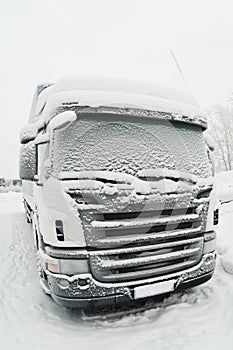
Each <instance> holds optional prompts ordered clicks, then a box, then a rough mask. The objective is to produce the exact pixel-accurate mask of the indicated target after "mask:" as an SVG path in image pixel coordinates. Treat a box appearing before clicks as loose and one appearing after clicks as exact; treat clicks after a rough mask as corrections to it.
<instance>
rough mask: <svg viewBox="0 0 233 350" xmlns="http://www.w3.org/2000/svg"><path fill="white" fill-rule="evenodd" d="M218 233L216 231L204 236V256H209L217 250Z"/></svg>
mask: <svg viewBox="0 0 233 350" xmlns="http://www.w3.org/2000/svg"><path fill="white" fill-rule="evenodd" d="M215 236H216V233H215V232H214V231H212V232H208V233H206V234H205V235H204V249H203V254H208V253H211V252H213V251H215V249H216V239H215Z"/></svg>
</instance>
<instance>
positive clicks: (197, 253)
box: [20, 77, 218, 308]
mask: <svg viewBox="0 0 233 350" xmlns="http://www.w3.org/2000/svg"><path fill="white" fill-rule="evenodd" d="M206 128H207V124H206V119H205V115H204V114H203V113H202V112H201V110H200V109H199V107H198V106H197V104H196V103H195V101H194V100H193V99H192V98H191V97H190V96H186V95H184V94H181V93H179V92H177V91H174V90H172V89H167V88H162V87H158V86H154V85H150V84H140V83H138V82H129V81H119V80H111V79H100V78H96V77H95V78H82V77H79V78H75V77H72V78H64V79H62V80H60V81H58V82H57V83H55V84H43V85H39V86H38V87H37V90H36V93H35V96H34V100H33V103H32V108H31V113H30V118H29V122H28V125H27V126H26V127H24V128H23V129H22V131H21V151H20V177H21V179H22V180H23V200H24V205H25V210H26V214H27V219H28V222H31V223H32V232H33V237H34V243H35V247H36V251H37V252H36V254H37V259H38V266H39V275H40V282H41V286H42V287H43V289H44V290H45V292H46V293H47V294H50V295H51V296H52V298H53V299H54V300H55V301H56V302H57V303H58V304H60V305H63V306H67V307H79V308H88V307H90V306H91V307H93V305H94V307H96V308H98V307H102V306H106V305H111V306H114V305H120V304H130V302H135V303H137V302H139V301H140V300H144V299H146V300H147V299H148V298H150V297H154V296H157V295H163V294H166V293H171V292H176V291H180V290H183V289H185V288H187V287H192V286H196V285H199V284H201V283H203V282H205V281H207V280H209V279H210V278H211V276H212V275H213V272H214V268H215V260H216V252H215V228H216V226H217V224H218V208H217V206H216V204H217V203H216V201H215V195H214V188H213V163H212V152H213V147H212V145H211V142H207V141H206V139H207V138H205V130H206ZM207 140H208V139H207Z"/></svg>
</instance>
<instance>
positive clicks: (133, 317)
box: [0, 173, 233, 350]
mask: <svg viewBox="0 0 233 350" xmlns="http://www.w3.org/2000/svg"><path fill="white" fill-rule="evenodd" d="M220 178H221V180H220V181H221V182H220V183H219V184H220V186H222V188H223V186H224V184H225V187H226V188H227V187H228V185H229V184H230V183H231V173H225V174H221V176H220V177H218V179H220ZM229 200H230V196H229ZM231 200H232V202H229V203H228V204H224V205H223V206H222V212H221V215H220V229H219V232H218V244H217V249H218V252H219V257H218V264H217V269H216V272H215V275H214V277H213V279H212V280H210V281H209V282H207V283H205V284H203V285H202V286H199V287H196V288H193V289H190V290H187V291H185V292H183V293H178V294H174V295H172V296H170V297H168V298H166V299H165V300H164V301H162V302H157V303H156V302H151V303H150V309H149V310H147V311H141V312H138V313H136V314H129V315H127V316H118V317H112V318H107V317H106V316H103V315H102V316H101V315H100V316H99V317H98V318H97V319H94V320H93V319H88V318H84V317H82V316H81V314H80V313H79V312H78V310H66V309H64V308H61V307H59V306H58V305H56V304H55V303H54V302H53V301H52V300H51V299H50V298H49V297H48V296H46V295H45V294H44V293H43V292H42V290H41V288H40V285H39V278H38V275H37V271H36V259H35V250H34V248H33V242H32V241H33V239H32V233H31V228H30V225H29V224H27V223H26V219H25V214H24V212H23V207H22V201H21V195H20V194H15V193H8V194H0V226H1V235H0V256H1V269H0V339H1V348H2V349H13V350H22V349H23V350H25V349H32V348H33V349H34V350H37V349H38V350H39V349H51V350H55V349H56V350H60V349H61V350H64V348H66V349H68V348H80V349H85V350H92V349H96V350H103V349H105V348H106V349H111V350H118V349H119V347H120V348H121V349H122V350H131V349H134V350H141V349H144V350H152V349H163V350H169V349H170V350H178V349H179V350H187V349H189V350H202V349H203V350H204V349H211V350H219V348H221V349H226V350H228V349H229V350H230V349H231V348H232V343H233V313H232V304H233V275H232V265H233V254H232V247H233V235H232V225H233V195H231ZM222 266H223V267H222ZM226 271H227V272H226Z"/></svg>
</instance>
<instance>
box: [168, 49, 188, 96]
mask: <svg viewBox="0 0 233 350" xmlns="http://www.w3.org/2000/svg"><path fill="white" fill-rule="evenodd" d="M170 53H171V55H172V58H173V60H174V62H175V65H176V68H177V69H178V71H179V73H180V75H181V78H182V80H183V82H184V85H185V87H186V89H187V91H188V93H189V95H191V91H190V88H189V86H188V83H187V81H186V80H185V77H184V74H183V71H182V69H181V66H180V65H179V63H178V61H177V59H176V56H175V54H174V52H173V51H172V49H170Z"/></svg>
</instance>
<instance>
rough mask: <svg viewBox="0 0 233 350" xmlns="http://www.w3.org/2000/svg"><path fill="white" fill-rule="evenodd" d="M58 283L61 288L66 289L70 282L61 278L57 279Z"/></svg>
mask: <svg viewBox="0 0 233 350" xmlns="http://www.w3.org/2000/svg"><path fill="white" fill-rule="evenodd" d="M58 285H59V287H60V288H62V289H67V288H69V286H70V282H69V281H67V280H65V279H61V280H59V282H58Z"/></svg>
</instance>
